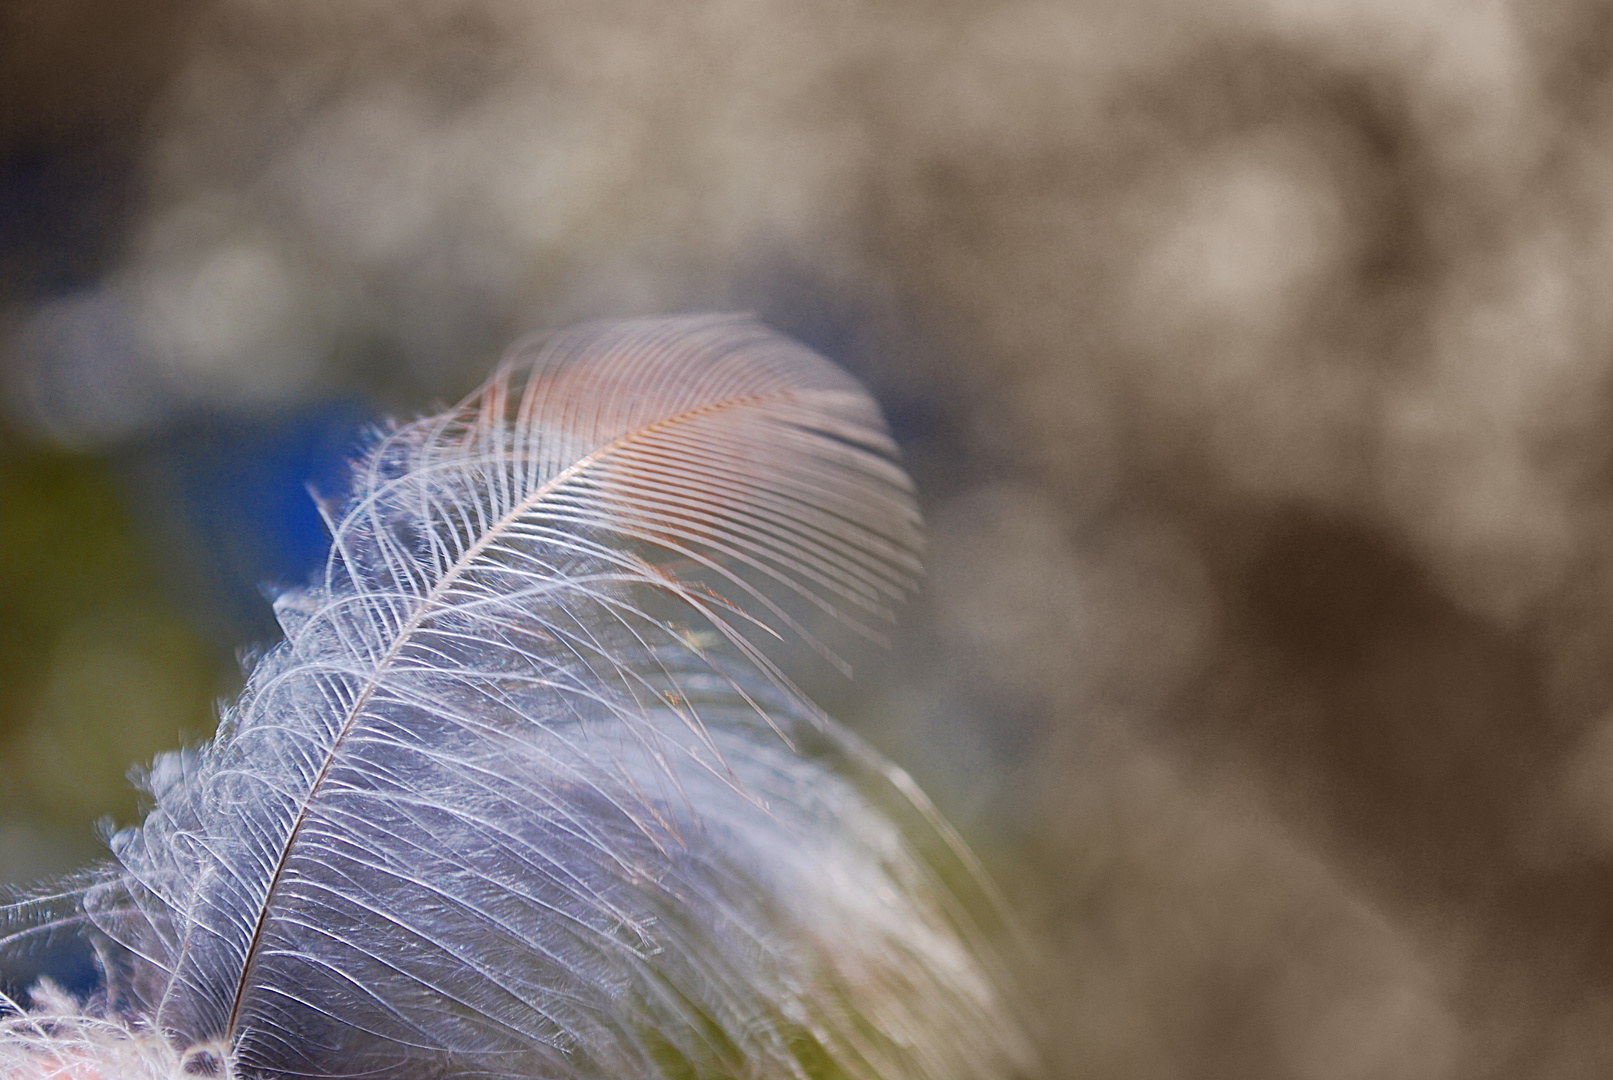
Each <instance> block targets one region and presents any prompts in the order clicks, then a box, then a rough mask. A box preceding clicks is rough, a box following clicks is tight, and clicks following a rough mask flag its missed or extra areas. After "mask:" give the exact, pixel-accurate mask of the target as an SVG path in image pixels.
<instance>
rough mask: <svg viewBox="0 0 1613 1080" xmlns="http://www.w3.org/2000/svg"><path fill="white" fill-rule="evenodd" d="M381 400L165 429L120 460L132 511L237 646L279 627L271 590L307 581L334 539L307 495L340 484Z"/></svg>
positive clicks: (176, 587) (179, 585)
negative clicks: (270, 599)
mask: <svg viewBox="0 0 1613 1080" xmlns="http://www.w3.org/2000/svg"><path fill="white" fill-rule="evenodd" d="M372 415H373V411H372V410H371V409H370V408H369V407H367V406H366V405H365V404H363V403H362V402H360V401H357V400H353V399H345V400H337V401H327V402H323V403H319V404H314V405H310V406H308V407H306V408H304V409H301V410H299V411H297V412H293V413H289V414H284V415H280V416H274V417H240V416H236V417H231V416H213V417H206V418H201V419H196V420H192V421H190V422H187V423H184V424H181V425H175V426H173V427H171V428H169V429H166V430H165V431H163V432H162V433H160V434H159V435H157V436H155V437H153V438H150V439H148V440H145V441H144V442H143V443H142V444H141V445H140V446H139V447H137V448H135V449H134V450H133V451H132V452H131V453H130V455H129V457H128V459H127V460H126V461H125V462H124V463H123V464H124V468H123V470H122V471H123V475H124V477H125V479H126V484H127V488H128V491H129V495H130V502H131V505H132V507H133V510H134V514H135V517H136V519H137V520H138V521H140V522H141V524H142V525H143V527H144V531H145V532H146V533H147V534H148V535H149V536H150V537H151V538H152V540H153V541H154V543H153V550H154V553H155V556H156V559H157V561H158V563H159V565H160V566H161V567H162V569H163V571H164V573H165V575H166V576H167V578H168V580H169V581H170V582H171V585H172V590H173V593H174V595H175V597H176V599H177V600H178V602H179V603H180V604H181V606H182V607H183V608H184V609H185V611H186V612H187V614H188V615H190V617H191V618H192V619H193V620H194V621H195V623H196V625H197V626H198V627H200V628H201V629H202V631H203V632H204V633H205V634H206V635H207V636H208V637H209V639H210V640H212V641H213V642H214V643H215V644H217V645H219V646H221V647H223V648H225V649H226V650H227V651H229V652H232V653H233V652H234V651H235V650H236V649H238V648H240V647H241V646H243V645H248V644H253V643H257V642H263V641H268V640H271V639H273V638H274V637H276V636H277V635H278V627H277V626H276V624H275V622H274V617H273V615H272V613H271V611H270V608H269V603H268V600H267V599H266V597H265V595H264V594H265V591H266V590H267V591H269V592H273V591H274V590H276V589H278V588H284V587H286V586H290V585H299V584H302V583H303V582H305V581H307V580H308V578H309V576H310V575H311V574H312V573H313V572H314V571H315V569H317V568H318V567H319V566H321V565H322V564H323V562H324V560H325V556H326V553H327V551H328V550H329V545H330V538H329V536H328V535H327V534H326V529H325V524H324V521H323V520H322V519H321V517H320V516H319V511H318V509H317V508H316V506H315V504H314V500H313V498H312V497H311V496H310V494H309V488H310V487H312V488H313V489H315V490H318V491H322V492H333V491H340V490H341V489H343V488H344V487H345V485H346V474H347V468H348V462H349V461H350V460H351V458H352V457H353V455H354V454H355V453H356V452H357V450H358V448H359V446H360V442H361V439H362V437H363V433H364V432H365V431H366V430H367V429H368V426H369V423H370V421H371V417H372Z"/></svg>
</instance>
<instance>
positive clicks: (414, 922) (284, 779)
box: [0, 316, 1032, 1080]
mask: <svg viewBox="0 0 1613 1080" xmlns="http://www.w3.org/2000/svg"><path fill="white" fill-rule="evenodd" d="M330 518H331V520H332V521H333V522H334V525H333V537H332V549H331V555H330V558H329V561H328V564H327V566H326V567H325V570H324V573H323V575H322V577H320V578H319V579H317V580H316V581H315V582H314V583H312V584H311V585H310V586H308V587H307V588H304V589H300V590H295V591H292V592H290V593H288V594H286V595H285V596H283V597H281V598H280V600H279V601H278V602H277V605H276V609H277V614H278V617H279V619H280V621H281V624H282V626H283V628H284V630H285V640H284V641H283V642H282V643H281V644H279V645H278V646H276V647H275V648H274V649H272V650H271V651H269V652H268V653H267V654H266V655H265V656H264V657H263V658H262V659H261V660H260V661H259V662H258V663H257V664H256V666H255V667H254V668H253V670H252V671H251V673H250V676H249V678H248V681H247V684H246V688H245V690H244V691H243V693H242V695H241V697H240V699H239V701H238V702H236V703H235V704H234V705H233V706H232V707H230V708H228V709H226V710H225V713H224V716H223V718H222V721H221V723H220V727H219V731H218V734H217V736H216V737H215V739H214V740H213V741H212V742H211V743H210V744H208V745H206V746H203V747H200V748H196V749H190V750H185V751H182V752H179V753H176V754H170V755H167V756H164V757H162V758H159V759H158V761H157V762H156V763H155V765H154V766H153V767H152V768H151V769H150V770H149V773H148V774H147V775H146V777H145V785H146V787H147V789H148V791H149V793H150V795H151V797H152V800H153V806H152V809H151V811H150V813H149V816H148V817H147V818H146V820H145V821H144V823H143V824H142V825H141V826H139V827H138V828H133V829H128V830H125V831H122V832H119V833H117V834H116V835H114V836H113V837H112V838H111V846H112V851H113V856H114V861H113V862H112V863H111V864H110V865H109V866H108V867H107V868H106V869H104V870H103V871H101V872H99V873H97V874H95V875H93V876H92V877H91V878H90V879H88V880H87V881H85V882H80V883H77V886H76V888H75V889H74V890H73V891H72V892H71V894H70V896H71V905H70V906H71V911H68V912H66V913H63V912H62V911H61V901H60V900H59V899H58V900H55V901H51V902H49V903H44V902H41V901H36V902H35V903H34V905H33V906H32V907H29V906H27V905H24V906H21V907H17V908H14V909H13V910H12V912H11V917H12V919H13V921H18V922H19V923H20V924H22V925H23V929H20V930H18V931H17V932H16V933H15V934H14V935H13V936H12V937H11V938H10V939H9V940H10V941H11V943H12V944H13V945H17V944H20V943H23V942H25V940H26V939H27V937H28V935H29V934H31V933H33V934H37V933H39V932H40V928H41V927H45V928H46V929H47V930H48V929H49V928H50V927H55V926H67V925H69V924H72V925H78V924H83V925H88V926H90V927H92V934H93V937H94V939H95V941H96V947H97V952H98V955H99V957H100V962H101V965H102V967H103V969H104V975H105V989H104V993H102V994H101V995H100V996H98V997H97V998H96V999H94V1000H92V1001H91V1002H89V1003H86V1004H85V1005H84V1006H83V1008H82V1009H80V1010H79V1011H77V1012H75V1011H74V1010H72V1009H68V1008H64V1007H61V1005H60V1002H59V1001H56V999H57V998H59V996H60V995H53V994H52V993H51V992H49V991H48V990H47V991H46V992H45V993H44V995H43V999H44V1000H45V1002H46V1006H41V1004H40V996H39V995H37V994H36V1000H35V1003H34V1005H35V1007H34V1009H33V1011H31V1012H28V1013H23V1012H22V1011H21V1010H20V1009H14V1010H13V1013H14V1015H13V1016H12V1017H11V1018H10V1019H9V1020H6V1021H5V1022H4V1031H5V1034H4V1035H0V1076H6V1077H11V1076H14V1075H15V1076H25V1077H32V1076H35V1075H53V1074H56V1073H60V1074H61V1075H71V1076H74V1077H77V1078H78V1080H113V1078H114V1077H117V1076H144V1075H152V1076H156V1075H173V1074H174V1073H175V1072H176V1071H177V1072H178V1073H182V1074H189V1075H203V1076H215V1075H227V1076H231V1077H237V1076H238V1077H259V1076H310V1077H315V1076H317V1077H335V1076H355V1077H356V1076H366V1077H393V1076H399V1077H402V1076H407V1077H426V1076H444V1077H448V1076H452V1077H555V1078H569V1077H578V1078H581V1077H601V1078H603V1077H611V1078H623V1077H667V1078H674V1077H676V1078H694V1077H717V1076H723V1077H735V1078H748V1077H757V1078H761V1077H795V1078H801V1080H806V1078H813V1080H819V1078H823V1077H843V1078H848V1080H863V1078H868V1080H873V1078H898V1077H900V1078H912V1080H932V1078H933V1080H943V1078H958V1080H966V1078H976V1077H1003V1076H1010V1075H1023V1074H1025V1073H1027V1072H1029V1071H1030V1070H1031V1067H1032V1066H1031V1057H1030V1052H1029V1051H1028V1050H1027V1042H1026V1040H1025V1038H1024V1036H1023V1034H1022V1033H1021V1029H1020V1027H1019V1026H1018V1024H1017V1022H1016V1020H1015V1015H1014V1013H1015V1012H1016V1010H1014V1009H1013V1008H1012V1006H1011V1004H1010V1002H1009V999H1008V997H1007V996H1006V994H1007V991H1006V990H1005V988H1004V987H1005V980H1004V978H1003V975H1002V972H1001V970H1000V968H1001V965H1000V963H999V962H998V961H997V959H996V958H995V957H994V955H993V953H992V951H991V948H990V946H989V945H988V943H987V938H988V937H989V935H987V934H985V933H983V932H982V931H981V930H980V929H978V928H977V926H976V923H975V921H974V920H975V918H977V917H979V915H980V913H981V912H982V911H986V912H987V914H988V915H989V908H990V904H989V902H988V903H980V902H978V899H973V898H970V897H962V896H961V894H964V893H970V892H972V891H976V890H979V889H981V888H983V885H982V880H983V879H981V878H979V877H978V875H977V873H976V872H975V871H974V869H973V867H972V864H971V863H969V862H968V861H967V853H966V852H964V851H963V849H962V848H961V846H959V845H958V844H957V843H956V841H955V838H954V837H952V835H951V833H950V832H949V831H947V829H946V826H945V825H944V823H943V822H941V821H940V819H939V818H938V817H937V816H935V815H934V813H933V811H932V810H931V809H930V808H929V806H928V804H927V803H925V802H924V800H923V796H922V795H920V794H918V793H917V790H916V789H915V788H913V787H912V785H911V783H910V782H909V781H907V780H906V778H905V777H904V776H903V775H902V774H901V773H900V772H899V771H897V770H895V769H894V767H893V766H890V765H889V764H888V763H885V762H883V761H882V760H880V759H879V758H878V756H877V755H875V754H874V753H873V752H872V751H870V750H868V749H867V748H866V747H865V746H863V745H862V744H861V743H860V742H858V741H857V740H856V739H855V738H854V737H853V736H851V735H850V734H849V733H848V732H846V731H845V730H844V729H843V728H841V727H840V726H839V725H837V724H836V723H835V722H834V721H832V720H831V719H829V718H828V717H826V716H824V715H823V714H822V713H821V712H819V711H818V710H817V709H816V708H815V707H814V706H813V705H812V704H811V703H810V702H809V701H808V700H807V699H806V697H805V696H804V695H803V694H802V693H801V692H800V691H799V690H798V689H797V688H796V685H795V682H794V681H792V677H793V676H794V675H795V674H796V670H795V669H796V668H797V667H798V666H799V665H797V664H796V663H795V661H794V660H792V659H791V656H792V655H793V654H792V653H791V652H790V650H789V648H787V647H786V646H787V643H788V642H789V641H791V640H795V641H801V642H806V643H808V644H810V645H811V646H812V647H813V648H815V649H817V650H818V651H819V652H820V653H821V654H822V655H824V656H826V657H828V658H830V659H831V660H832V661H834V662H836V663H837V664H841V663H843V662H842V661H841V660H840V650H839V648H838V647H837V646H836V645H834V644H833V643H832V641H831V639H832V638H833V636H834V633H835V631H834V627H837V626H839V627H846V628H850V630H851V631H853V632H854V633H857V634H862V635H864V636H868V637H872V638H875V639H878V638H879V636H880V631H879V627H880V625H881V624H882V623H884V622H886V621H888V620H889V618H890V617H891V613H892V611H893V609H894V607H895V605H896V604H898V603H899V602H900V601H901V599H902V598H903V596H904V595H905V594H907V593H908V592H909V591H910V590H911V589H912V588H913V587H914V584H915V581H916V577H917V574H918V572H919V562H918V549H919V545H920V531H919V521H918V515H917V512H916V509H915V506H914V502H913V498H912V493H911V488H910V484H909V481H908V479H907V477H906V475H905V474H904V473H903V472H902V470H901V469H900V467H899V466H898V465H897V464H896V463H895V448H894V445H893V444H892V443H891V441H890V439H889V437H888V435H887V434H886V432H885V429H884V425H883V422H882V420H881V418H880V416H879V412H878V410H877V408H876V406H875V405H874V404H873V402H872V400H871V399H870V398H869V397H868V396H867V394H866V393H865V392H864V391H863V390H862V389H861V388H860V387H859V386H858V385H857V384H856V383H855V381H853V380H852V379H851V378H850V377H849V376H847V375H845V374H844V373H843V372H841V371H840V370H839V369H837V368H836V367H834V366H833V365H832V364H830V363H829V362H828V361H826V360H824V359H823V358H821V357H819V356H817V355H816V354H814V353H813V352H811V351H810V350H808V349H806V348H805V347H803V346H801V345H798V344H796V343H794V342H792V341H790V340H788V339H786V338H784V337H782V336H780V335H778V334H776V333H774V332H772V331H771V330H768V329H767V328H765V327H764V326H762V325H761V324H759V323H757V322H755V321H754V320H751V319H749V318H744V317H735V316H683V317H672V318H659V319H641V320H632V321H623V322H614V323H604V324H597V325H591V326H586V327H582V328H579V329H575V330H572V331H569V332H565V333H560V334H557V335H554V336H551V337H548V338H545V339H540V340H535V341H532V342H527V343H522V344H518V345H517V346H516V347H514V348H513V349H512V350H511V352H510V353H509V355H508V356H507V358H506V359H505V360H504V362H503V363H502V364H501V365H500V366H499V368H498V370H497V371H496V372H495V374H494V375H493V376H492V378H491V379H490V380H489V381H488V382H487V383H486V384H485V385H484V386H483V387H482V388H481V389H480V390H478V391H477V392H476V393H474V394H473V395H472V396H471V397H470V398H468V399H467V400H466V401H464V402H463V403H462V404H460V405H459V406H458V407H456V408H453V409H450V410H448V411H447V412H445V413H443V414H441V415H439V416H433V417H429V418H426V419H422V420H418V421H415V422H413V423H410V424H406V425H403V426H400V427H396V428H394V429H392V430H390V431H388V432H385V433H379V434H378V435H377V436H376V437H375V438H374V441H373V444H372V445H371V446H370V448H369V449H368V452H367V453H366V454H365V455H364V456H363V457H362V459H361V460H359V461H358V462H357V463H356V464H355V466H354V469H353V477H352V490H351V491H350V492H349V493H348V495H347V496H346V499H345V503H344V504H343V506H342V508H341V510H340V512H339V514H337V513H332V514H331V515H330ZM948 882H951V885H950V887H949V885H948ZM982 895H984V894H982ZM960 897H961V898H960ZM47 899H48V898H47ZM41 904H42V905H43V906H42V907H41ZM36 909H40V910H44V909H48V910H49V911H51V912H53V914H51V915H50V917H49V918H46V919H44V920H43V921H39V920H37V919H36ZM30 920H34V922H33V925H31V926H30V925H28V924H29V923H30ZM75 920H76V922H75ZM52 1001H55V1007H48V1006H49V1005H50V1003H51V1002H52ZM42 1040H43V1041H42ZM8 1061H9V1062H10V1064H9V1065H8ZM19 1062H20V1063H23V1064H21V1065H19V1064H18V1063H19ZM29 1063H31V1064H29ZM51 1063H54V1064H51ZM29 1069H32V1071H29ZM8 1070H9V1071H8ZM53 1070H54V1072H53Z"/></svg>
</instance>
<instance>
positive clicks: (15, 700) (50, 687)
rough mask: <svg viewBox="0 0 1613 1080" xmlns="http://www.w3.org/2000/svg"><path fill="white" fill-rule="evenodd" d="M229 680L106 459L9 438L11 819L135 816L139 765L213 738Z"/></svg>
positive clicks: (1, 490)
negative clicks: (142, 536)
mask: <svg viewBox="0 0 1613 1080" xmlns="http://www.w3.org/2000/svg"><path fill="white" fill-rule="evenodd" d="M218 674H219V673H217V672H215V671H213V670H212V669H211V664H210V661H209V654H208V652H207V651H206V650H205V649H204V647H203V644H202V642H201V641H200V640H199V638H198V637H197V635H196V632H195V630H194V629H193V628H192V627H191V626H190V625H189V623H188V622H187V621H186V620H185V619H184V618H183V617H182V616H181V615H180V614H179V613H178V612H177V611H176V610H175V609H174V608H173V606H172V605H171V604H170V603H169V602H168V601H167V599H166V598H165V596H164V595H163V592H162V590H161V588H160V586H159V584H158V582H157V580H156V576H155V574H154V572H153V570H152V568H151V566H150V565H149V563H148V561H147V560H146V558H145V557H144V553H143V552H142V551H141V547H140V543H139V540H138V537H137V535H136V532H135V529H134V526H133V524H132V522H131V520H130V516H129V513H128V508H127V506H126V505H125V503H124V501H123V496H122V493H121V492H120V490H119V488H118V485H117V483H116V479H115V477H114V476H113V474H112V470H111V468H110V466H109V465H108V463H107V462H105V461H104V460H101V459H98V458H95V457H91V456H87V455H82V454H75V453H70V452H67V451H61V450H55V449H50V448H44V447H38V446H32V445H28V444H24V443H20V442H18V441H15V440H14V439H11V438H9V437H7V436H5V435H4V434H0V792H3V793H4V794H3V795H0V816H4V817H30V818H36V819H41V818H42V819H45V820H47V821H49V822H51V823H53V824H56V825H59V826H63V827H65V828H68V829H71V830H74V831H80V830H82V831H86V832H87V831H88V829H89V827H90V823H91V822H92V821H94V820H95V819H96V818H98V817H101V816H102V815H106V814H111V815H113V817H114V818H116V819H117V820H118V821H120V822H128V821H132V820H133V819H134V816H135V812H136V796H135V793H134V791H133V789H132V788H130V786H129V784H128V781H127V779H126V773H127V770H128V768H129V766H131V765H133V764H136V763H144V762H149V761H150V760H151V758H152V757H153V756H154V755H155V754H157V753H158V752H159V751H162V750H165V749H171V748H173V747H175V746H177V745H179V744H180V743H181V742H182V741H185V740H187V739H196V738H200V737H202V736H204V735H205V734H206V733H207V732H208V731H209V730H210V729H211V727H212V724H213V715H212V701H213V697H214V688H215V687H216V686H217V685H218Z"/></svg>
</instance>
